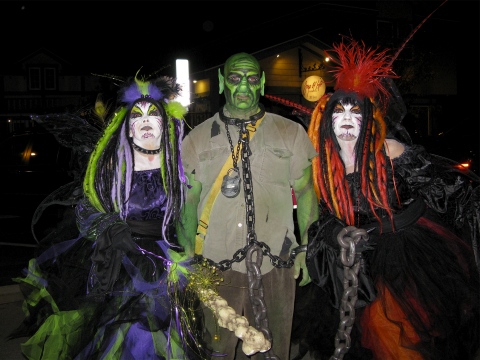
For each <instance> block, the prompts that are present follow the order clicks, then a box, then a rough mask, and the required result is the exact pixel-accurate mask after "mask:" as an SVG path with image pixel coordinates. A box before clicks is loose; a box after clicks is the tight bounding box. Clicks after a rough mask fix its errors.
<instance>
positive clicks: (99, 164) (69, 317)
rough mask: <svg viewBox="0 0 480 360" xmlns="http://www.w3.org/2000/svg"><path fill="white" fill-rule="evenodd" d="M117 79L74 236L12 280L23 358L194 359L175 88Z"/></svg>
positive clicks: (169, 81)
mask: <svg viewBox="0 0 480 360" xmlns="http://www.w3.org/2000/svg"><path fill="white" fill-rule="evenodd" d="M115 80H118V78H117V79H115ZM122 81H123V80H122ZM121 85H122V87H121V89H120V91H119V92H118V97H117V102H118V107H117V108H116V109H115V112H114V113H113V114H112V115H111V117H110V118H108V119H107V126H106V127H105V129H104V131H103V134H102V135H101V136H100V139H98V137H97V139H98V142H97V143H96V146H95V147H94V148H93V152H92V153H91V156H90V159H89V162H88V166H87V168H86V172H85V176H84V179H83V196H82V198H81V200H80V201H79V202H78V204H77V205H76V207H75V214H76V223H77V225H78V229H79V236H78V237H76V238H74V239H71V240H69V239H68V238H67V239H63V240H64V241H61V240H57V241H56V242H55V244H53V245H52V246H51V247H50V248H47V249H46V250H44V251H43V252H42V253H41V254H40V255H39V256H38V257H36V258H34V259H32V260H31V261H30V263H29V267H28V269H26V271H25V277H21V278H17V279H16V280H17V281H18V282H19V283H20V285H21V288H22V290H23V292H24V294H25V297H26V300H25V309H26V318H25V320H24V322H23V324H22V326H21V327H20V328H19V329H18V331H17V332H16V334H14V335H15V336H28V337H29V339H28V340H27V341H26V342H25V343H23V344H22V352H23V354H24V355H25V356H26V357H27V358H29V359H197V358H203V355H202V353H201V351H200V350H199V346H200V344H199V343H198V342H197V341H196V339H195V324H194V322H193V320H192V319H194V318H195V317H196V318H198V316H199V315H201V314H198V313H197V314H196V313H195V306H196V300H195V298H194V297H191V298H189V297H188V296H186V295H185V294H186V292H185V291H184V287H185V283H186V279H185V276H184V275H185V274H186V273H187V270H186V268H187V266H188V261H187V257H186V255H184V253H183V252H182V249H181V247H180V246H179V245H178V244H177V240H176V236H175V231H174V229H175V224H176V222H177V221H178V218H179V214H180V210H181V208H182V206H183V202H184V190H185V186H186V185H185V184H184V180H183V167H182V164H181V157H180V149H181V140H182V137H183V121H184V120H183V116H184V114H185V113H186V108H185V107H183V106H182V105H181V104H180V103H179V102H177V101H175V100H174V99H175V97H176V96H177V95H179V92H180V91H181V89H180V86H179V85H178V84H177V83H176V82H175V79H173V78H170V77H157V78H153V79H150V78H139V77H138V74H137V76H135V77H134V78H131V79H127V80H126V81H124V82H123V83H122V84H121ZM65 116H66V115H61V114H58V115H57V114H52V115H51V116H46V117H44V119H43V120H44V122H46V121H48V120H49V119H52V118H53V119H57V120H58V121H59V122H60V120H61V119H62V118H63V117H65ZM68 120H71V121H75V120H76V119H74V117H70V118H69V119H68ZM71 126H73V125H71Z"/></svg>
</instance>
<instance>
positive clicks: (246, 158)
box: [239, 123, 278, 360]
mask: <svg viewBox="0 0 480 360" xmlns="http://www.w3.org/2000/svg"><path fill="white" fill-rule="evenodd" d="M239 136H240V138H241V139H242V142H243V144H242V170H243V191H244V194H245V222H246V225H247V244H254V245H252V246H250V248H249V249H248V250H247V253H246V256H245V265H246V267H247V277H248V296H249V298H250V304H251V305H252V309H253V315H254V317H255V327H256V328H257V329H258V330H260V331H261V332H262V333H263V335H264V336H265V338H266V339H268V340H269V341H270V343H272V333H271V332H270V329H269V327H268V316H267V305H266V304H265V298H264V291H263V284H262V271H261V266H262V262H263V255H262V250H261V248H260V247H259V246H258V245H256V244H255V239H256V234H255V203H254V198H253V180H252V170H251V168H250V155H251V150H250V133H249V131H248V129H247V124H245V123H242V125H241V127H240V134H239ZM254 252H255V253H256V254H257V256H256V261H255V262H254V261H253V259H252V257H253V253H254ZM263 355H264V357H265V359H271V360H278V357H277V356H276V355H275V354H274V353H273V351H272V350H268V351H266V352H265V353H263Z"/></svg>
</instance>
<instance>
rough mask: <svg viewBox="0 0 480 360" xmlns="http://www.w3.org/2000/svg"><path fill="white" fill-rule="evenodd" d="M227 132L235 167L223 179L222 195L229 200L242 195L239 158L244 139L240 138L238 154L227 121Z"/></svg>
mask: <svg viewBox="0 0 480 360" xmlns="http://www.w3.org/2000/svg"><path fill="white" fill-rule="evenodd" d="M225 131H226V132H227V138H228V142H229V144H230V151H231V152H232V162H233V167H232V168H231V169H229V170H228V171H227V174H226V175H225V176H224V177H223V182H222V188H221V191H222V194H223V195H225V196H226V197H228V198H233V197H236V196H237V195H238V194H239V193H240V171H239V169H238V166H237V162H238V157H239V155H240V145H241V143H242V137H241V136H238V142H237V152H236V153H235V150H234V148H233V142H232V137H231V136H230V131H229V130H228V121H225Z"/></svg>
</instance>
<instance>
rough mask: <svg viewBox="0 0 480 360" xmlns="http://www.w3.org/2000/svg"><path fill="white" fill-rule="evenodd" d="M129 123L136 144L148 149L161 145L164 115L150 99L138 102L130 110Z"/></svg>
mask: <svg viewBox="0 0 480 360" xmlns="http://www.w3.org/2000/svg"><path fill="white" fill-rule="evenodd" d="M129 125H130V136H131V137H133V142H134V143H135V144H137V145H138V146H140V147H142V148H144V149H147V150H155V149H158V148H159V147H160V140H161V137H160V135H161V134H162V116H161V114H160V111H159V110H158V108H157V106H156V105H154V104H152V103H151V102H148V101H141V102H138V103H136V104H135V106H134V107H133V108H132V111H131V112H130V124H129Z"/></svg>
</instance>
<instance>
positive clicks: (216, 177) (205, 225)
mask: <svg viewBox="0 0 480 360" xmlns="http://www.w3.org/2000/svg"><path fill="white" fill-rule="evenodd" d="M218 76H219V84H220V89H219V93H220V94H221V93H224V94H225V100H226V103H225V105H224V106H223V107H222V108H221V109H220V110H219V111H218V112H217V113H216V114H215V115H214V116H212V117H211V118H209V119H207V120H205V121H204V122H203V123H201V124H200V125H198V126H197V127H195V128H194V129H193V130H192V131H191V132H190V133H189V134H188V135H187V136H186V137H185V139H184V140H183V143H182V162H183V165H184V168H185V174H186V176H187V177H188V180H189V185H190V188H189V190H188V191H187V199H186V203H185V206H184V212H183V215H182V226H181V227H180V228H179V231H178V236H179V241H180V243H181V245H183V246H184V247H185V249H186V250H187V251H188V252H189V253H190V254H191V255H193V254H194V253H195V254H196V255H202V256H203V257H205V258H208V259H210V260H212V261H214V262H215V263H217V264H219V263H223V264H224V263H225V260H226V261H227V263H228V264H230V266H229V268H228V269H226V270H225V271H223V273H222V276H223V279H224V281H223V283H222V284H220V286H218V289H217V290H218V294H219V295H220V296H222V297H223V298H225V299H226V300H227V302H228V305H229V306H230V307H232V308H233V309H234V310H235V311H236V313H237V314H240V315H244V316H245V317H246V318H247V319H248V321H249V323H250V324H251V325H252V326H255V316H254V312H253V310H252V306H251V301H250V294H249V285H250V284H249V279H248V275H247V265H248V264H246V261H245V257H242V256H240V255H239V254H245V253H246V252H247V251H248V249H249V244H251V243H252V242H251V238H252V237H251V235H252V234H251V233H249V230H250V231H251V230H252V229H251V228H252V222H251V221H250V222H249V219H250V220H251V217H247V216H246V214H247V209H250V211H251V210H252V209H253V212H254V219H255V221H254V224H253V231H254V234H255V236H256V241H257V243H259V244H261V248H262V250H267V253H268V254H267V255H269V256H271V257H272V258H275V259H280V261H281V262H283V263H286V262H287V260H288V259H289V256H290V252H291V250H293V249H294V248H297V247H298V246H299V244H306V243H307V239H308V236H307V230H308V227H309V225H310V224H311V223H312V222H314V221H315V220H316V219H317V217H318V210H317V198H316V194H315V191H314V189H313V181H312V166H311V160H312V158H313V157H315V156H316V155H317V154H316V152H315V150H314V148H313V145H312V143H311V141H310V139H309V138H308V136H307V133H306V131H305V129H304V128H303V127H302V126H301V125H300V124H298V123H296V122H294V121H292V120H290V119H287V118H285V117H282V116H279V115H276V114H273V113H270V112H266V111H265V109H264V107H263V106H262V104H260V97H261V96H262V95H264V91H265V74H264V73H263V72H262V71H261V68H260V64H259V62H258V61H257V59H256V58H255V57H253V56H252V55H250V54H247V53H243V52H242V53H238V54H235V55H232V56H231V57H229V58H228V59H227V61H226V62H225V66H224V72H223V75H222V72H221V71H220V69H219V72H218ZM245 129H248V131H246V130H245ZM245 132H247V133H248V134H249V135H248V141H245V140H243V141H242V139H244V138H243V137H242V135H241V134H242V133H243V134H245ZM243 147H248V150H249V151H247V152H245V154H247V155H245V157H246V158H247V159H245V158H244V157H243V156H242V155H243V154H244V153H243V152H242V150H243ZM240 148H242V150H240ZM237 162H238V163H237ZM232 169H235V171H236V172H238V173H239V174H238V175H239V178H240V189H239V194H238V196H230V195H229V194H228V193H225V192H223V187H222V185H224V183H225V178H226V176H227V174H230V172H231V171H232ZM245 181H249V184H248V186H247V188H246V189H247V196H245V193H244V190H245V189H244V186H245ZM292 189H293V191H294V193H295V197H296V200H297V211H296V214H297V224H298V230H299V233H300V239H296V237H295V234H294V232H295V231H294V230H295V225H294V211H293V204H292ZM252 190H253V194H249V192H250V191H252ZM252 195H253V196H252ZM251 202H253V206H252V204H251ZM239 250H240V251H239ZM267 255H265V256H263V260H262V259H261V256H262V255H260V259H259V257H258V255H257V258H256V259H255V257H254V259H253V260H254V261H256V264H257V265H258V264H259V274H261V280H262V286H263V290H264V291H263V294H264V303H265V309H264V310H266V311H267V314H268V327H269V329H270V332H271V337H272V349H271V350H270V352H269V354H270V355H271V354H275V355H276V356H278V358H279V359H288V358H289V355H288V354H289V348H290V344H289V339H290V333H291V324H292V316H293V306H294V298H295V286H296V281H295V279H297V278H299V276H300V274H302V278H301V280H300V281H299V285H301V286H302V285H306V284H308V283H309V282H310V277H309V275H308V271H307V268H306V264H305V252H300V253H298V255H297V256H296V257H295V260H294V265H293V266H292V267H277V266H275V265H274V262H272V261H270V258H269V257H267ZM247 260H248V257H247ZM208 311H209V310H208V309H207V310H206V317H205V323H206V328H207V330H208V332H207V335H206V337H205V340H206V341H207V344H208V345H209V347H211V348H212V350H214V351H218V352H219V353H224V354H227V356H226V357H224V359H243V358H246V357H245V354H243V352H242V350H241V348H242V347H241V346H238V349H237V350H236V346H237V342H238V341H239V339H238V338H237V337H236V336H235V334H234V333H233V332H231V331H229V330H228V329H223V328H221V327H220V328H219V326H218V325H217V324H216V322H215V318H214V317H213V316H212V314H211V313H210V314H209V313H208ZM257 358H258V359H262V358H263V355H262V354H257V355H254V356H252V357H251V359H257Z"/></svg>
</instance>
